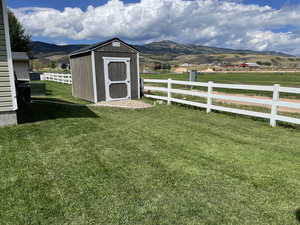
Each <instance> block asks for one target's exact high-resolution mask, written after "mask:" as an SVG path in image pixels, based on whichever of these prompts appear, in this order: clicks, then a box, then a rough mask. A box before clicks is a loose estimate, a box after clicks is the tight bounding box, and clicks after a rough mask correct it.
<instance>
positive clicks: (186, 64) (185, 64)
mask: <svg viewBox="0 0 300 225" xmlns="http://www.w3.org/2000/svg"><path fill="white" fill-rule="evenodd" d="M180 66H182V67H188V66H190V64H188V63H183V64H181V65H180Z"/></svg>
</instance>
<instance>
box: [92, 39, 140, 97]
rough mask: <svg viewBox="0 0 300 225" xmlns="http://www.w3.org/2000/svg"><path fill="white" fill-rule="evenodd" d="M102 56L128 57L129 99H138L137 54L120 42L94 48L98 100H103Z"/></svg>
mask: <svg viewBox="0 0 300 225" xmlns="http://www.w3.org/2000/svg"><path fill="white" fill-rule="evenodd" d="M103 57H118V58H130V80H131V99H138V93H139V90H138V88H139V86H138V82H139V81H138V71H137V54H136V52H135V51H133V50H131V49H130V48H128V47H127V46H124V45H123V44H122V43H121V46H120V47H112V46H111V44H108V45H106V46H104V47H100V48H99V49H96V50H95V65H96V82H97V96H98V101H105V96H106V95H105V80H104V79H105V78H104V65H103Z"/></svg>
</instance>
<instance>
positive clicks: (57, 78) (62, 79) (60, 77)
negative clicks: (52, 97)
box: [41, 73, 72, 84]
mask: <svg viewBox="0 0 300 225" xmlns="http://www.w3.org/2000/svg"><path fill="white" fill-rule="evenodd" d="M41 80H50V81H54V82H58V83H63V84H72V75H71V74H63V73H43V74H41Z"/></svg>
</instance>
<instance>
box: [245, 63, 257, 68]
mask: <svg viewBox="0 0 300 225" xmlns="http://www.w3.org/2000/svg"><path fill="white" fill-rule="evenodd" d="M240 67H243V68H258V67H260V65H258V64H257V63H242V64H240Z"/></svg>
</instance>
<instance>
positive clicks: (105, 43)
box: [69, 38, 141, 57]
mask: <svg viewBox="0 0 300 225" xmlns="http://www.w3.org/2000/svg"><path fill="white" fill-rule="evenodd" d="M114 40H118V41H120V42H121V43H122V44H124V45H126V46H127V47H129V48H131V49H132V50H134V51H135V52H137V53H140V52H141V51H140V50H138V49H136V48H135V47H133V46H131V45H129V44H127V43H125V42H124V41H122V40H120V39H119V38H113V39H110V40H108V41H106V42H103V43H101V44H99V45H98V46H95V47H94V48H92V49H88V50H86V51H82V52H74V53H71V54H70V55H69V56H70V57H72V56H76V55H81V54H84V53H88V52H92V51H95V50H96V49H97V48H100V47H102V46H104V45H107V44H108V43H110V42H113V41H114Z"/></svg>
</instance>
